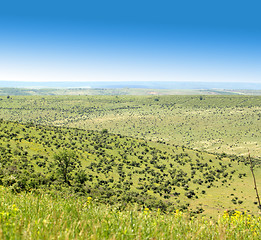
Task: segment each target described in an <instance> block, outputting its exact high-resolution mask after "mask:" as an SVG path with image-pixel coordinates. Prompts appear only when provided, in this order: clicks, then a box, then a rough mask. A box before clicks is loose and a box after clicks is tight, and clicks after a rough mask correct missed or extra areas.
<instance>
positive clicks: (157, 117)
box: [0, 95, 261, 158]
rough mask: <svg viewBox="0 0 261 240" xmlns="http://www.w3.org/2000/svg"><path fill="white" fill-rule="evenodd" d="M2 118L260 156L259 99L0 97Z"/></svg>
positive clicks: (260, 99) (220, 97) (196, 97)
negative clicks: (106, 130) (107, 131)
mask: <svg viewBox="0 0 261 240" xmlns="http://www.w3.org/2000/svg"><path fill="white" fill-rule="evenodd" d="M1 99H2V100H1V101H0V116H1V117H2V118H4V119H5V120H12V121H19V122H34V123H37V124H44V125H56V126H65V127H77V128H82V129H87V130H88V129H92V130H101V129H108V130H109V132H111V133H115V134H118V133H119V134H122V135H125V136H132V137H138V138H144V139H146V140H153V141H164V142H168V143H170V144H177V145H180V146H182V145H184V146H186V147H190V148H196V149H199V150H204V151H209V152H218V153H223V152H225V153H228V154H236V155H241V154H247V152H248V149H249V150H250V152H251V154H252V156H254V157H256V158H258V157H260V155H261V132H260V127H259V126H260V117H261V115H260V111H261V97H260V96H256V97H254V96H232V95H231V96H12V97H9V98H7V97H1Z"/></svg>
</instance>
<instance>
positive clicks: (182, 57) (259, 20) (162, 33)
mask: <svg viewBox="0 0 261 240" xmlns="http://www.w3.org/2000/svg"><path fill="white" fill-rule="evenodd" d="M260 7H261V4H260V3H259V1H252V0H249V1H240V0H238V1H234V0H232V1H229V0H227V1H223V0H220V1H209V0H208V1H201V0H198V1H190V0H184V1H174V0H173V1H166V0H161V1H153V0H150V1H147V0H146V1H142V0H140V1H136V0H132V1H129V0H125V1H115V0H110V1H103V0H97V1H94V0H93V1H88V0H86V1H80V0H74V1H66V0H63V1H55V0H53V1H49V0H45V1H27V0H23V1H14V0H9V1H2V2H0V80H7V81H11V80H13V81H132V80H133V81H201V82H202V81H203V82H204V81H206V82H208V81H209V82H225V81H230V82H259V83H261V14H260V9H261V8H260Z"/></svg>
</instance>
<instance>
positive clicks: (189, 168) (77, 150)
mask: <svg viewBox="0 0 261 240" xmlns="http://www.w3.org/2000/svg"><path fill="white" fill-rule="evenodd" d="M0 130H1V131H0V132H1V136H0V154H1V156H0V159H1V168H0V170H1V171H0V180H1V184H3V185H5V186H10V187H11V188H12V189H13V190H14V191H22V190H26V191H32V189H38V190H37V191H51V192H52V191H53V192H55V191H60V192H64V194H72V193H73V194H78V195H84V194H86V195H88V196H92V197H94V198H97V199H98V200H99V201H102V202H106V203H116V202H117V203H120V204H121V205H122V204H123V205H124V204H126V203H128V202H130V203H131V202H136V203H138V204H139V205H143V206H147V207H151V208H153V207H156V208H158V207H160V208H162V209H165V210H166V209H168V210H171V209H177V208H183V209H186V208H189V209H190V210H191V211H194V212H202V211H204V214H206V215H215V214H216V213H217V212H218V211H221V212H222V211H223V210H224V209H232V208H233V209H235V208H237V209H240V210H249V211H253V212H255V211H256V205H255V204H254V203H253V202H255V192H254V190H252V189H253V188H252V179H251V175H250V170H249V166H247V165H246V163H245V162H244V159H243V158H238V157H236V156H233V157H227V156H223V157H222V156H219V155H213V154H209V153H205V152H199V151H195V150H191V149H186V148H184V147H183V148H182V147H178V146H173V145H169V144H163V143H155V142H146V141H144V140H138V139H134V138H131V137H123V136H121V135H114V134H110V133H108V132H107V131H106V130H104V131H102V132H97V131H85V130H80V129H72V128H61V127H50V126H40V125H33V124H20V123H17V122H6V121H1V122H0ZM61 151H62V152H64V151H66V152H69V153H70V152H72V153H74V154H75V158H72V159H73V163H74V167H71V169H70V174H69V173H68V182H65V181H64V178H63V175H62V174H60V172H59V170H60V168H59V165H58V164H57V162H55V157H54V154H56V156H60V155H61V153H62V152H61ZM68 169H69V168H68ZM257 174H258V177H259V179H260V177H261V176H260V171H259V172H258V171H257ZM123 205H122V206H123Z"/></svg>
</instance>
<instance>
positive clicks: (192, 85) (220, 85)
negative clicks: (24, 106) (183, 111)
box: [0, 81, 261, 90]
mask: <svg viewBox="0 0 261 240" xmlns="http://www.w3.org/2000/svg"><path fill="white" fill-rule="evenodd" d="M0 88H147V89H247V90H260V89H261V83H243V82H240V83H236V82H170V81H158V82H156V81H123V82H118V81H117V82H116V81H114V82H108V81H106V82H21V81H0Z"/></svg>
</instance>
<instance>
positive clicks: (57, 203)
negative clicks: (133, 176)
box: [0, 187, 261, 240]
mask: <svg viewBox="0 0 261 240" xmlns="http://www.w3.org/2000/svg"><path fill="white" fill-rule="evenodd" d="M0 199H1V202H0V238H1V239H10V240H11V239H28V240H29V239H34V240H36V239H48V240H49V239H236V240H238V239H244V240H245V239H260V236H261V230H260V229H261V218H260V217H255V216H251V215H247V214H242V213H241V212H234V213H232V212H225V213H224V214H223V216H220V218H219V219H218V220H217V221H214V220H209V219H206V218H189V217H188V216H187V215H186V214H184V213H182V212H180V211H175V212H170V213H168V214H163V213H161V212H160V211H157V210H155V211H151V210H150V209H148V208H146V207H144V208H143V209H139V208H137V207H135V206H129V208H128V209H126V210H124V211H120V210H119V209H118V208H117V207H112V206H109V205H103V204H97V203H95V202H94V201H93V199H91V198H87V197H86V198H77V199H75V198H70V197H69V198H66V199H65V198H62V197H59V196H56V197H54V196H50V195H47V194H43V195H35V194H32V193H28V194H25V193H20V194H13V193H11V192H10V190H8V189H7V188H4V187H0Z"/></svg>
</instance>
